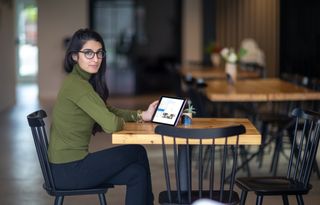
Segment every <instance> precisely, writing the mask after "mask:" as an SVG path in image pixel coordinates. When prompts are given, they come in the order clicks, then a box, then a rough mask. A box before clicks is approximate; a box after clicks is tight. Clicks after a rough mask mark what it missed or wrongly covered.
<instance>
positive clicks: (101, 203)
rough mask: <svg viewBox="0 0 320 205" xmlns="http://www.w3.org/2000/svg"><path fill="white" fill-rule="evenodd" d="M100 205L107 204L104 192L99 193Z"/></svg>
mask: <svg viewBox="0 0 320 205" xmlns="http://www.w3.org/2000/svg"><path fill="white" fill-rule="evenodd" d="M99 201H100V205H107V201H106V197H105V195H104V194H99Z"/></svg>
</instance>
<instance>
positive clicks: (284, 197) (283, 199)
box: [282, 195, 289, 205]
mask: <svg viewBox="0 0 320 205" xmlns="http://www.w3.org/2000/svg"><path fill="white" fill-rule="evenodd" d="M282 201H283V205H289V201H288V196H287V195H282Z"/></svg>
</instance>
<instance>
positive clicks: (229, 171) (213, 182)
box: [155, 125, 246, 204]
mask: <svg viewBox="0 0 320 205" xmlns="http://www.w3.org/2000/svg"><path fill="white" fill-rule="evenodd" d="M245 131H246V130H245V127H244V126H243V125H235V126H230V127H222V128H208V129H192V128H182V127H172V126H166V125H158V126H157V127H156V129H155V133H157V134H161V136H162V151H163V164H164V172H165V179H166V188H167V195H168V196H167V198H168V199H169V201H170V202H171V203H172V201H174V200H177V201H178V202H179V203H180V204H181V203H182V202H186V203H188V204H191V203H192V202H193V201H194V200H196V199H197V198H211V199H214V200H216V201H220V202H224V203H231V200H232V199H233V197H234V194H236V193H235V192H234V181H235V174H236V167H237V159H238V143H239V135H240V134H243V133H245ZM168 137H169V139H171V142H172V141H173V145H172V143H168V144H166V143H167V141H166V140H168V139H167V138H168ZM230 137H232V142H231V141H230ZM180 138H183V139H180ZM181 140H182V141H183V145H181ZM230 142H231V143H230ZM228 143H230V144H228ZM191 144H193V145H194V144H196V145H197V147H198V152H197V156H196V157H197V158H198V161H197V166H196V168H197V169H198V171H196V170H194V169H193V168H192V165H191V159H190V156H191V148H192V147H194V146H190V145H191ZM171 146H173V149H171ZM178 146H179V147H178ZM181 146H183V147H185V148H186V149H185V152H186V153H184V154H186V166H185V168H186V169H187V171H186V172H187V173H186V178H184V179H183V180H185V181H183V180H182V181H181V180H180V178H181V177H180V173H181V170H180V169H182V167H180V166H179V163H181V162H179V158H180V160H181V158H182V157H181V154H182V153H181V152H179V148H181ZM205 146H206V147H205ZM207 146H209V149H206V148H207ZM218 148H222V150H221V149H218ZM205 150H209V152H208V156H209V159H208V160H204V158H205V156H204V155H206V154H205V153H204V151H205ZM221 151H222V152H221ZM172 152H173V153H172ZM216 153H219V154H221V160H216V158H217V156H216V155H215V154H216ZM169 156H173V166H170V165H169V164H170V163H171V161H169V160H170V159H171V158H169ZM206 163H207V164H206ZM220 163H221V164H220ZM219 165H220V166H219ZM205 167H208V169H209V174H208V178H209V180H205V178H206V177H205V176H204V175H205V174H204V171H205ZM195 173H196V175H197V177H196V178H193V177H194V174H195ZM215 175H220V177H219V178H217V179H215ZM229 176H231V177H230V181H229V182H228V183H229V185H227V184H228V183H225V182H226V179H227V178H228V177H229ZM170 178H171V179H174V178H175V183H172V184H171V180H170ZM181 183H186V184H187V189H183V190H182V188H181ZM172 185H173V186H172ZM193 186H195V187H196V191H193V189H192V187H193ZM174 190H176V191H174ZM172 192H174V193H176V196H174V195H173V194H172ZM186 192H187V193H186ZM194 192H196V193H197V197H196V198H194V195H193V193H194ZM176 198H177V199H176Z"/></svg>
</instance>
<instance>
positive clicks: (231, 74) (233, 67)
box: [225, 63, 237, 83]
mask: <svg viewBox="0 0 320 205" xmlns="http://www.w3.org/2000/svg"><path fill="white" fill-rule="evenodd" d="M225 66H226V67H225V71H226V74H227V75H228V80H230V81H231V82H232V83H234V82H236V81H237V64H235V63H226V65H225Z"/></svg>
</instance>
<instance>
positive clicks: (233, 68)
mask: <svg viewBox="0 0 320 205" xmlns="http://www.w3.org/2000/svg"><path fill="white" fill-rule="evenodd" d="M246 53H247V51H246V50H245V49H243V48H241V49H240V50H239V51H238V52H235V50H234V49H233V48H223V49H222V50H221V52H220V54H221V56H222V58H223V59H224V60H225V71H226V74H227V76H228V78H229V80H230V82H231V83H234V82H235V81H236V79H237V62H238V61H239V60H240V59H241V58H242V57H243V56H244V55H245V54H246Z"/></svg>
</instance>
